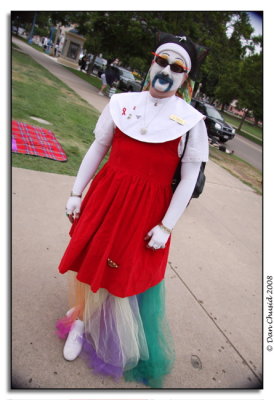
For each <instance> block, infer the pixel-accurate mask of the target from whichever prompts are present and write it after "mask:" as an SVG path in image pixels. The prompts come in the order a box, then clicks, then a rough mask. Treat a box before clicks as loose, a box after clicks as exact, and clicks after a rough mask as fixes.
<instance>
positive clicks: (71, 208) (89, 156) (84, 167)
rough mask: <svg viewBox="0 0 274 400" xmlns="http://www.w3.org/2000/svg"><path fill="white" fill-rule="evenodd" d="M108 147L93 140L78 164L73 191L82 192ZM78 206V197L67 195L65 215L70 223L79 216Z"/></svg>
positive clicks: (79, 199)
mask: <svg viewBox="0 0 274 400" xmlns="http://www.w3.org/2000/svg"><path fill="white" fill-rule="evenodd" d="M109 147H110V146H106V145H103V144H101V143H99V142H98V141H97V140H94V142H93V143H92V145H91V146H90V148H89V150H88V151H87V153H86V155H85V157H84V158H83V161H82V163H81V165H80V168H79V171H78V174H77V177H76V179H75V183H74V185H73V188H72V191H73V193H75V194H79V195H80V194H82V192H83V190H84V189H85V187H86V186H87V184H88V183H89V181H90V180H91V178H92V177H93V175H94V174H95V172H96V170H97V168H98V166H99V165H100V163H101V161H102V159H103V158H104V156H105V155H106V153H107V152H108V149H109ZM80 206H81V198H80V197H75V196H71V197H69V199H68V201H67V205H66V215H67V216H68V218H69V220H70V222H71V223H73V222H74V219H75V218H79V213H80Z"/></svg>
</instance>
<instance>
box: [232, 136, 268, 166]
mask: <svg viewBox="0 0 274 400" xmlns="http://www.w3.org/2000/svg"><path fill="white" fill-rule="evenodd" d="M226 146H227V148H228V149H229V150H234V154H235V155H236V156H238V157H240V158H241V159H243V160H245V161H247V162H248V163H249V164H251V165H253V167H255V168H257V169H258V170H260V171H262V164H263V161H262V147H261V146H259V145H258V144H256V143H253V142H251V141H250V140H248V139H246V138H244V137H243V136H240V135H237V134H236V136H235V138H234V139H232V140H231V141H229V142H227V143H226Z"/></svg>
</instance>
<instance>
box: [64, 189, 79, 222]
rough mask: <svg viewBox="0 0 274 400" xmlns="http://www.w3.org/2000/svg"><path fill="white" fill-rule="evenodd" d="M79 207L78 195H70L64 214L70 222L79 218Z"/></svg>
mask: <svg viewBox="0 0 274 400" xmlns="http://www.w3.org/2000/svg"><path fill="white" fill-rule="evenodd" d="M80 207H81V199H80V197H75V196H70V198H69V199H68V201H67V205H66V214H67V216H68V219H69V220H70V222H71V223H72V224H73V222H74V221H75V219H76V218H79V215H80Z"/></svg>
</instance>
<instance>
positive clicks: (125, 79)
mask: <svg viewBox="0 0 274 400" xmlns="http://www.w3.org/2000/svg"><path fill="white" fill-rule="evenodd" d="M118 69H119V72H120V81H119V84H118V89H120V90H122V91H123V92H140V91H141V84H140V83H139V82H137V81H136V79H135V77H134V75H133V73H132V72H131V71H128V70H127V69H125V68H122V67H118Z"/></svg>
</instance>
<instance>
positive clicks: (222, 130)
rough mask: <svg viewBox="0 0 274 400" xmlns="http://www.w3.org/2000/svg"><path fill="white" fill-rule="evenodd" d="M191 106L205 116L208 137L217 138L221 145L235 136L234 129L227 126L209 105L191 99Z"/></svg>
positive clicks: (216, 111)
mask: <svg viewBox="0 0 274 400" xmlns="http://www.w3.org/2000/svg"><path fill="white" fill-rule="evenodd" d="M191 105H192V106H193V107H195V108H196V109H197V110H198V111H200V112H201V113H202V114H204V115H205V116H206V119H205V124H206V127H207V134H208V136H209V137H212V138H213V137H217V138H218V139H219V141H220V142H221V143H225V142H227V141H228V140H231V139H233V138H234V136H235V129H234V128H233V127H232V126H231V125H229V124H228V123H227V122H225V120H224V119H223V117H222V116H221V114H220V113H219V111H218V110H217V109H216V108H215V107H214V106H213V105H211V104H208V103H204V102H202V101H199V100H196V99H192V100H191Z"/></svg>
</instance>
